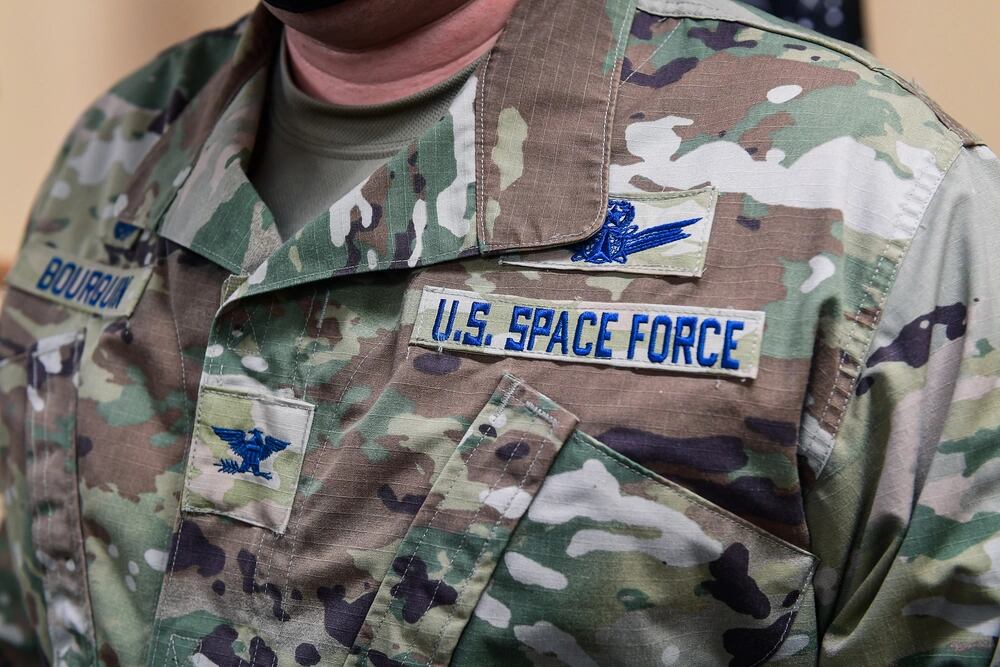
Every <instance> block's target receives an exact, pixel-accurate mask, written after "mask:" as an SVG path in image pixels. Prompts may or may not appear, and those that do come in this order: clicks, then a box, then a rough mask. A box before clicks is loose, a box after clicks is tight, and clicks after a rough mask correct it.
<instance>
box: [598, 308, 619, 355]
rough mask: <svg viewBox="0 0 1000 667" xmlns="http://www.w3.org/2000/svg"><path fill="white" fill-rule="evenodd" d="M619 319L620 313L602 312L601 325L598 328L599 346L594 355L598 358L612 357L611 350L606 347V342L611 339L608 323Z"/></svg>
mask: <svg viewBox="0 0 1000 667" xmlns="http://www.w3.org/2000/svg"><path fill="white" fill-rule="evenodd" d="M617 321H618V313H609V312H603V313H601V326H600V327H599V328H598V330H597V346H596V349H595V351H594V356H595V357H597V358H598V359H610V358H611V350H609V349H608V348H606V347H605V346H604V344H605V343H606V342H608V341H609V340H611V332H610V331H608V324H610V323H611V322H617Z"/></svg>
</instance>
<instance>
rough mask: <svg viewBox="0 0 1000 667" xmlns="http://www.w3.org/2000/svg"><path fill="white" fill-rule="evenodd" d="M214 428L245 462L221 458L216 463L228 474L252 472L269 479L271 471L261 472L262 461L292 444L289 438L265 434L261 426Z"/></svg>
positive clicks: (254, 474) (256, 475)
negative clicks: (284, 438)
mask: <svg viewBox="0 0 1000 667" xmlns="http://www.w3.org/2000/svg"><path fill="white" fill-rule="evenodd" d="M212 430H213V431H215V435H217V436H219V438H220V439H222V440H225V441H226V442H227V443H228V444H229V449H231V450H233V453H234V454H236V455H237V456H238V457H240V458H241V459H243V463H237V462H236V461H235V460H233V459H221V460H220V461H219V462H218V463H216V464H215V465H216V466H218V468H219V472H224V473H226V474H228V475H238V474H239V473H243V472H251V473H253V476H254V477H263V478H264V479H268V480H269V479H271V473H269V472H261V471H260V462H261V461H263V460H264V459H266V458H267V457H269V456H270V455H271V454H274V453H275V452H280V451H281V450H283V449H284V448H285V447H288V445H290V444H291V443H290V442H288V441H287V440H278V439H277V438H272V437H271V436H269V435H264V432H263V431H261V430H260V429H259V428H253V429H251V430H250V431H241V430H240V429H237V428H219V427H218V426H213V427H212Z"/></svg>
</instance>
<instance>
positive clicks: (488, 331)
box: [103, 278, 764, 378]
mask: <svg viewBox="0 0 1000 667" xmlns="http://www.w3.org/2000/svg"><path fill="white" fill-rule="evenodd" d="M126 281H127V279H125V278H122V279H119V280H116V281H115V282H114V283H113V284H112V287H111V288H109V289H111V290H112V292H104V293H103V298H104V299H106V300H109V301H114V300H117V299H118V298H120V296H121V294H122V293H123V292H124V291H125V290H126V289H127V284H126ZM763 331H764V313H761V312H753V311H743V310H724V309H710V308H699V307H694V306H672V305H662V304H616V303H586V302H584V303H580V302H576V301H543V300H539V299H530V298H527V297H519V296H504V295H494V294H490V295H481V294H477V293H474V292H462V291H458V290H449V289H445V288H424V293H423V295H422V297H421V301H420V304H419V307H418V314H417V319H416V321H415V322H414V328H413V333H412V334H411V338H410V342H411V344H418V345H426V346H428V347H431V348H434V347H438V348H444V347H447V348H448V349H453V350H466V351H469V352H472V351H476V352H477V353H480V354H494V355H500V356H522V357H535V358H545V359H554V360H558V361H577V362H586V363H599V364H607V365H618V366H629V367H632V368H646V369H654V370H661V369H662V370H677V371H683V372H688V373H713V374H716V375H736V376H740V377H751V378H752V377H756V375H757V371H758V360H759V354H760V352H759V350H760V345H759V342H760V337H761V336H762V335H763ZM744 336H746V343H745V344H744V345H741V344H740V343H741V342H743V337H744Z"/></svg>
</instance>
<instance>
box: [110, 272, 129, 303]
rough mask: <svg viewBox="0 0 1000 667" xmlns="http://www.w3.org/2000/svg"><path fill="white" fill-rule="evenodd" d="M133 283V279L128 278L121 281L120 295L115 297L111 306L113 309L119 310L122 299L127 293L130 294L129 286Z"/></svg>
mask: <svg viewBox="0 0 1000 667" xmlns="http://www.w3.org/2000/svg"><path fill="white" fill-rule="evenodd" d="M131 282H132V279H131V278H127V277H126V278H122V279H121V284H120V285H119V286H118V294H117V295H116V296H115V300H114V302H113V303H112V304H111V307H112V308H117V307H118V306H119V305H120V304H121V302H122V299H124V298H125V293H126V292H128V286H129V283H131Z"/></svg>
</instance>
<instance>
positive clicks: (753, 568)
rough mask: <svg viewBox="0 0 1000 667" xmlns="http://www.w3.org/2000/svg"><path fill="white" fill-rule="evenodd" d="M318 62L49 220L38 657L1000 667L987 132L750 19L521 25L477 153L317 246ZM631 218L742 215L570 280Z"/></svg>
mask: <svg viewBox="0 0 1000 667" xmlns="http://www.w3.org/2000/svg"><path fill="white" fill-rule="evenodd" d="M280 29H281V26H280V24H278V23H277V22H276V21H275V20H274V19H273V18H271V17H270V15H269V14H268V12H267V11H266V10H265V9H263V8H258V9H257V10H256V11H255V12H254V13H253V14H252V15H251V16H249V17H248V18H246V19H245V20H242V21H240V22H238V23H237V24H236V25H234V26H232V27H230V28H227V29H224V30H220V31H217V32H213V33H208V34H205V35H201V36H199V37H196V38H194V39H192V40H190V41H188V42H185V43H183V44H180V45H178V46H176V47H174V48H172V49H170V50H168V51H167V52H165V53H163V54H161V55H160V56H159V57H158V58H156V59H155V60H154V61H153V62H152V63H150V64H149V65H147V66H146V67H144V68H143V69H141V70H139V71H138V72H136V73H135V74H133V75H131V76H129V77H128V78H126V79H125V80H123V81H122V82H121V83H119V84H118V85H116V86H115V87H114V88H113V89H112V90H111V91H109V92H108V93H107V94H106V95H104V96H103V97H101V98H100V99H99V100H97V101H96V102H95V103H94V105H93V106H92V107H91V108H90V109H88V110H87V111H86V112H85V113H84V114H83V115H82V116H81V119H80V121H79V123H78V125H77V126H76V127H75V128H74V129H73V131H72V132H71V134H70V136H69V137H68V139H67V141H66V143H65V145H64V147H63V149H62V150H61V152H60V155H59V156H58V159H57V162H56V164H55V166H54V168H53V170H52V173H51V175H50V176H49V178H48V179H47V180H46V182H45V183H44V185H43V187H42V191H41V194H40V196H39V198H38V201H37V204H36V205H35V207H34V209H33V211H32V212H31V215H30V220H29V225H28V230H27V234H26V237H25V240H24V245H23V247H22V250H21V255H20V259H19V260H18V264H17V266H16V267H15V268H14V270H13V271H12V273H11V275H10V276H9V278H8V283H9V285H10V289H9V291H8V294H7V297H6V303H5V305H4V309H3V313H2V317H0V356H2V358H3V360H2V361H0V394H2V400H0V424H2V428H0V449H2V461H3V466H2V481H3V487H4V501H5V503H4V504H5V508H6V513H5V519H4V521H5V536H6V539H5V540H4V541H3V543H2V545H0V586H2V589H3V590H2V593H0V617H2V622H0V643H2V654H3V656H4V658H5V659H6V660H7V661H8V662H9V663H11V664H16V665H21V664H39V663H42V662H47V663H49V664H54V665H93V664H99V665H105V666H107V667H114V666H122V667H128V666H134V665H143V664H145V665H155V666H157V667H160V666H164V667H173V666H175V665H188V664H193V665H198V666H202V667H204V666H206V665H225V666H248V665H253V666H257V667H263V666H268V667H274V666H284V665H337V666H338V667H339V666H341V665H374V666H376V667H383V666H395V665H414V666H415V665H447V664H451V665H468V666H479V665H492V664H496V665H505V666H506V665H558V664H566V665H587V666H589V665H721V664H728V665H758V664H762V663H765V662H767V663H769V664H777V665H807V664H808V665H814V664H818V663H822V664H835V665H852V666H853V665H887V664H896V665H956V664H961V665H988V664H991V662H995V661H996V660H997V659H998V657H1000V656H998V654H997V649H996V646H997V636H998V634H1000V494H998V493H997V491H996V489H997V488H998V477H1000V445H998V442H1000V305H998V303H997V298H998V295H1000V264H998V263H997V262H996V261H995V257H997V256H998V254H1000V226H998V225H997V224H996V223H997V210H1000V161H998V160H997V157H996V155H994V154H993V153H992V152H991V151H990V150H989V149H988V148H987V147H986V146H984V145H982V144H981V142H980V141H979V140H978V139H977V138H976V137H975V136H974V135H973V134H971V133H970V132H968V131H967V130H965V129H964V128H962V127H961V126H959V125H958V124H957V123H955V122H954V121H953V120H952V119H951V118H950V117H948V116H947V114H945V112H943V111H942V110H941V109H940V108H939V107H937V105H935V104H934V103H933V102H932V101H930V100H928V99H927V98H926V96H924V95H923V93H922V92H920V91H919V90H918V89H916V88H915V87H914V86H913V85H912V84H910V83H908V82H906V81H905V80H903V79H900V78H899V77H897V76H896V75H894V74H893V73H892V72H890V71H888V70H886V69H885V68H883V67H882V66H881V65H879V64H878V63H877V62H875V61H874V60H873V59H872V58H871V56H869V55H868V54H866V53H865V52H863V51H860V50H857V49H855V48H854V47H850V46H847V45H844V44H842V43H839V42H836V41H833V40H830V39H829V38H826V37H823V36H820V35H817V34H815V33H812V32H809V31H807V30H805V29H803V28H802V27H801V26H796V25H792V24H788V23H784V22H781V21H779V20H776V19H774V18H773V17H770V16H768V15H766V14H763V13H760V12H758V11H757V10H753V9H750V8H747V7H745V6H743V5H740V4H737V3H734V2H730V1H729V0H683V1H682V0H639V3H638V6H636V4H635V3H634V2H633V1H632V0H524V1H523V2H521V3H520V4H519V5H518V7H517V9H516V10H515V13H514V15H513V16H512V17H511V19H510V22H509V24H508V26H507V27H506V29H505V31H504V32H503V34H502V36H501V38H500V40H499V42H498V43H497V45H496V46H495V47H494V49H493V50H492V52H491V53H490V54H489V56H488V57H487V58H485V59H484V60H483V61H482V62H481V63H479V65H478V66H477V69H476V71H475V73H474V75H473V76H472V77H471V78H470V80H469V81H468V83H467V84H466V85H465V87H464V88H463V89H462V90H461V91H460V93H459V94H458V95H457V97H456V98H455V101H454V102H453V104H452V105H451V107H450V109H449V110H448V112H447V113H446V114H445V115H444V116H443V117H442V118H441V119H440V121H439V122H437V123H436V124H435V125H434V126H433V127H431V128H430V129H429V130H428V131H427V132H426V133H425V134H424V135H422V136H421V137H419V138H418V139H416V140H415V141H414V142H413V143H412V144H410V145H409V146H408V147H406V148H405V149H404V150H402V151H400V152H399V153H398V154H397V155H395V156H394V157H392V158H391V159H390V160H389V161H388V162H387V163H386V164H385V165H384V166H382V167H380V168H378V169H377V170H375V171H374V172H373V173H372V174H371V175H370V176H369V177H368V178H367V179H366V180H365V181H364V182H363V183H362V184H360V185H359V186H358V187H357V188H355V189H354V190H353V191H351V192H350V193H348V194H347V195H345V196H344V197H343V198H342V199H340V200H339V201H337V202H332V203H331V206H330V209H329V211H326V212H324V213H323V214H322V215H320V216H319V217H318V218H317V219H316V220H314V221H312V222H311V223H309V224H308V225H306V226H305V227H304V228H303V229H302V230H301V231H300V232H298V233H297V234H295V235H294V236H293V237H291V238H281V236H280V235H279V234H278V232H277V230H276V228H275V224H274V219H273V216H272V215H271V213H270V211H268V209H267V207H266V206H265V205H264V204H263V202H262V201H261V200H260V198H259V197H258V196H257V194H256V192H255V190H254V188H253V186H252V184H251V183H250V182H249V181H248V180H247V177H246V170H247V166H248V163H249V159H250V156H251V153H252V151H253V146H254V140H255V136H256V133H257V127H258V123H259V119H260V117H261V112H262V108H261V107H262V104H263V100H264V92H265V86H266V82H267V77H268V68H269V67H271V66H272V58H273V56H274V52H275V45H276V44H277V43H278V40H279V39H280ZM706 192H709V193H711V198H710V199H706V200H704V201H702V200H701V199H697V198H698V197H700V196H701V194H700V193H702V194H703V193H706ZM609 193H611V194H612V195H613V197H612V199H614V200H615V201H616V202H629V201H634V202H648V201H666V202H672V201H675V200H676V201H685V200H691V201H695V200H697V201H700V202H701V203H700V204H699V206H700V209H699V210H704V211H708V210H709V209H710V210H711V227H710V231H708V232H707V236H706V238H705V239H704V244H705V246H704V248H703V250H704V252H703V253H701V254H699V255H697V262H694V261H693V260H692V261H691V262H688V263H686V264H685V265H684V275H672V274H670V272H669V271H659V272H650V273H645V272H643V273H639V272H626V271H618V272H616V271H606V270H603V269H602V268H601V267H600V266H597V267H596V270H594V269H593V267H590V266H588V264H587V263H586V262H573V261H572V260H571V258H570V260H568V261H567V260H566V258H567V257H570V254H571V252H572V253H577V252H580V250H579V249H580V248H586V247H588V243H590V245H593V242H594V239H595V238H597V237H595V235H598V234H600V233H601V229H602V227H603V226H604V224H605V220H606V216H607V213H608V203H609ZM666 193H674V194H671V195H668V194H666ZM662 210H663V216H664V217H663V219H662V220H658V219H657V220H652V219H650V220H648V221H647V220H646V219H645V218H643V221H642V224H643V225H646V226H645V227H644V229H654V230H656V229H659V230H663V229H667V228H666V227H660V226H659V225H661V224H662V225H669V224H671V223H678V222H680V221H682V220H688V219H693V218H694V217H699V216H698V215H695V214H690V213H689V212H686V210H685V211H680V210H678V211H675V212H673V213H672V212H671V211H672V207H671V206H665V207H663V208H662ZM642 215H647V213H643V214H642ZM649 215H652V214H649ZM623 220H624V218H623ZM622 230H623V231H622V232H621V233H622V234H632V233H639V230H638V228H636V229H635V230H629V229H626V228H624V227H623V228H622ZM666 238H667V237H663V238H660V237H657V242H658V243H659V242H660V241H663V243H666V242H667V241H666V240H664V239H666ZM673 238H674V237H670V239H673ZM697 238H701V237H697ZM671 242H672V241H671ZM636 247H638V246H636ZM656 248H657V250H656V252H661V250H662V253H661V255H657V257H660V258H661V259H657V260H655V261H658V262H667V261H668V260H669V256H670V252H673V251H672V250H670V249H669V246H666V245H661V246H656ZM685 248H686V246H685ZM643 252H646V251H643ZM678 252H680V251H678ZM683 252H687V250H686V249H685V250H683ZM698 252H701V251H698ZM641 254H642V253H638V254H635V255H633V257H639V256H640V255H641ZM553 258H561V259H558V260H557V263H558V264H559V266H555V267H552V266H547V265H546V262H551V261H553ZM663 258H666V259H663ZM505 260H511V261H505ZM522 260H523V261H524V262H532V261H536V260H537V263H536V264H535V265H531V264H527V265H526V264H525V263H515V262H518V261H522ZM685 261H687V260H685ZM564 264H573V265H574V266H564ZM695 264H697V266H695ZM128 277H131V278H132V280H130V281H129V282H128V283H125V282H123V280H124V279H125V278H128ZM115 285H117V286H118V287H114V286H115ZM122 285H125V287H121V286H122ZM116 290H117V291H116ZM425 294H431V295H434V294H446V295H447V294H451V295H454V294H461V295H464V296H463V297H462V298H463V299H465V301H463V303H465V304H466V305H467V308H466V307H465V306H463V307H464V308H466V309H465V310H463V311H462V313H461V314H460V315H458V314H456V313H457V312H458V311H457V308H455V309H452V310H449V306H447V304H444V302H436V303H435V302H425V303H424V305H423V306H422V305H421V302H422V298H423V296H424V295H425ZM119 297H121V298H119ZM456 303H457V302H456ZM102 304H105V305H104V306H102ZM428 304H429V305H428ZM418 322H419V328H418V329H417V330H416V331H415V326H416V325H417V324H418ZM428 331H429V334H428V333H427V332H428ZM435 342H440V345H435V344H434V343H435ZM445 343H447V344H445ZM749 345H753V348H752V349H751V348H748V347H747V346H749ZM487 348H488V351H489V352H490V353H489V354H484V353H483V352H484V351H485V350H487ZM508 352H509V353H508ZM515 352H519V354H515ZM525 352H528V353H529V354H524V353H525ZM636 359H642V360H644V361H643V363H641V364H638V365H637V364H632V365H629V364H628V363H626V362H628V361H634V360H636ZM747 360H752V363H753V368H752V371H753V372H750V370H751V369H749V368H747V367H745V366H740V364H746V363H750V362H749V361H747ZM734 364H735V366H733V365H734ZM690 370H697V371H698V372H689V371H690Z"/></svg>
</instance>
